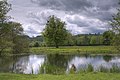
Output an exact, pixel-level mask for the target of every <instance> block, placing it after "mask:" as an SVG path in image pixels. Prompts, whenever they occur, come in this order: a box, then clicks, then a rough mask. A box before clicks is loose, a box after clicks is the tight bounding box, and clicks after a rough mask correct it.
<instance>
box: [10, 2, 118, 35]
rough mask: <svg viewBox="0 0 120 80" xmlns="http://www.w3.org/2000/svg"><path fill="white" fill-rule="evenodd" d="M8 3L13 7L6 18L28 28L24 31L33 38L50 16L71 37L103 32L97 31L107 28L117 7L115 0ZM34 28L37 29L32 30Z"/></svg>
mask: <svg viewBox="0 0 120 80" xmlns="http://www.w3.org/2000/svg"><path fill="white" fill-rule="evenodd" d="M9 1H10V2H11V3H12V4H13V10H12V11H11V13H10V15H11V16H13V17H14V18H15V20H18V21H20V22H22V23H23V24H25V25H29V24H32V26H28V27H27V28H28V29H26V32H27V33H29V34H30V35H32V33H33V34H36V35H37V34H38V33H39V32H40V31H42V29H43V27H44V26H45V23H46V20H47V19H48V17H49V16H50V15H55V16H57V17H59V18H61V19H62V20H63V21H65V22H66V23H67V24H68V25H67V28H68V30H69V29H70V30H72V33H74V34H79V33H90V32H91V33H94V32H103V31H104V30H105V28H104V29H101V28H103V27H106V26H107V27H108V25H107V23H108V21H109V20H111V19H112V15H113V14H115V13H116V12H117V10H116V9H117V8H118V7H119V5H118V2H119V0H9ZM26 14H27V16H26ZM76 15H77V16H76ZM35 24H37V25H35ZM70 25H71V26H73V27H71V26H70ZM25 27H26V26H25ZM29 27H30V28H31V29H29ZM36 27H37V29H35V28H36ZM38 29H40V31H38Z"/></svg>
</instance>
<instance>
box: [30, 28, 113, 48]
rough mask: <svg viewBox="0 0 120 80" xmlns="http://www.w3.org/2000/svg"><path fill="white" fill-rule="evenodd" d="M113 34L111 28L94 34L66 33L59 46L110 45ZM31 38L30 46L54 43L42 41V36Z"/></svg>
mask: <svg viewBox="0 0 120 80" xmlns="http://www.w3.org/2000/svg"><path fill="white" fill-rule="evenodd" d="M114 36H115V33H114V32H113V31H111V30H109V31H105V32H104V33H102V34H100V33H94V34H90V33H89V34H78V35H72V34H69V35H67V36H66V37H67V39H66V40H64V41H63V43H62V44H60V45H59V46H101V45H106V46H110V45H112V43H113V42H114V41H113V38H114ZM30 40H31V44H30V46H31V47H43V46H48V47H54V45H53V44H52V45H50V44H46V43H45V42H44V37H43V36H37V37H33V38H30Z"/></svg>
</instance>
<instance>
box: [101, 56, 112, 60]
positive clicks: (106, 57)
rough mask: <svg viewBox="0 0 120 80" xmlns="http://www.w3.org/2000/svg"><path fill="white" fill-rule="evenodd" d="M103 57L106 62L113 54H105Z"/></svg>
mask: <svg viewBox="0 0 120 80" xmlns="http://www.w3.org/2000/svg"><path fill="white" fill-rule="evenodd" d="M103 59H104V60H105V61H106V62H109V61H111V59H112V56H111V55H104V56H103Z"/></svg>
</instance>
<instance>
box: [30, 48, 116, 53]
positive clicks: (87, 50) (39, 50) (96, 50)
mask: <svg viewBox="0 0 120 80" xmlns="http://www.w3.org/2000/svg"><path fill="white" fill-rule="evenodd" d="M30 52H31V53H37V54H39V53H45V54H55V53H59V54H114V53H116V51H115V50H114V47H113V46H74V47H60V48H54V47H33V48H31V49H30Z"/></svg>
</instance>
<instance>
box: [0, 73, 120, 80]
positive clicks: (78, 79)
mask: <svg viewBox="0 0 120 80" xmlns="http://www.w3.org/2000/svg"><path fill="white" fill-rule="evenodd" d="M56 79H57V80H119V79H120V74H117V73H114V74H113V73H81V74H70V75H24V74H10V73H0V80H56Z"/></svg>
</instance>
